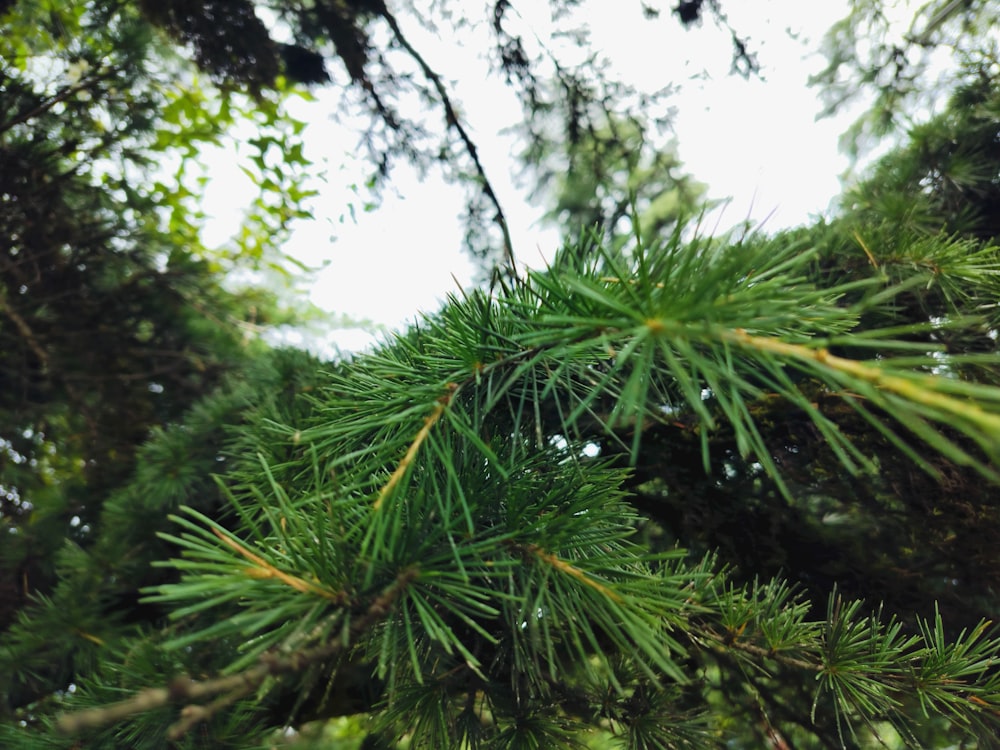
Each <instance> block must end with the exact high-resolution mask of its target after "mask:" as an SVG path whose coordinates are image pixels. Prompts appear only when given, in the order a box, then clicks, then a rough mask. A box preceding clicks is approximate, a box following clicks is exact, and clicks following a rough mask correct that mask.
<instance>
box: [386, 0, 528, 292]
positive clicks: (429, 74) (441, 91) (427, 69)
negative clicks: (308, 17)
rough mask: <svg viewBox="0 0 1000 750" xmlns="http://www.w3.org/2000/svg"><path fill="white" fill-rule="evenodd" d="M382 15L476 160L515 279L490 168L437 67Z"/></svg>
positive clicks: (389, 14)
mask: <svg viewBox="0 0 1000 750" xmlns="http://www.w3.org/2000/svg"><path fill="white" fill-rule="evenodd" d="M381 6H382V7H381V8H380V13H381V14H382V17H383V18H384V19H385V21H386V23H387V24H389V28H390V29H392V33H393V34H395V35H396V39H397V40H398V41H399V44H400V45H401V46H402V47H403V49H405V50H406V51H407V52H408V53H409V55H410V57H412V58H413V59H414V61H416V63H417V65H419V66H420V69H421V70H422V71H423V74H424V76H425V77H426V78H427V80H428V81H430V82H431V85H433V86H434V89H435V90H436V91H437V94H438V96H439V97H440V98H441V104H442V106H443V107H444V112H445V122H446V124H447V126H448V127H449V128H451V129H453V130H454V131H455V132H456V133H458V137H459V138H461V140H462V143H463V145H464V146H465V150H466V152H468V154H469V157H470V158H471V159H472V163H473V165H474V166H475V168H476V173H477V174H478V175H479V181H480V187H481V188H482V190H483V193H484V194H485V195H486V197H487V198H488V199H489V201H490V203H492V204H493V208H494V209H496V216H495V217H494V221H496V223H497V226H499V227H500V231H501V232H502V233H503V244H504V247H503V252H504V260H505V261H506V263H507V266H508V270H509V272H510V274H511V277H512V278H516V277H517V265H516V262H515V260H514V246H513V242H512V241H511V237H510V228H509V226H508V225H507V217H506V215H505V214H504V211H503V208H502V207H501V206H500V199H499V198H498V197H497V194H496V192H494V190H493V185H492V183H491V182H490V180H489V178H488V177H487V176H486V169H485V168H484V167H483V164H482V162H481V161H480V160H479V150H478V149H477V148H476V144H475V142H474V141H473V140H472V138H471V136H470V135H469V133H468V131H467V130H466V129H465V127H464V126H463V125H462V120H461V118H460V117H459V115H458V112H457V111H456V110H455V106H454V104H452V101H451V97H450V96H448V90H447V89H446V88H445V86H444V82H443V81H442V80H441V76H439V75H438V74H437V73H436V72H435V71H434V69H433V68H431V66H430V65H429V64H428V63H427V61H426V60H425V59H424V58H423V56H422V55H421V54H420V53H419V52H418V51H417V49H416V48H415V47H414V46H413V45H412V44H411V43H410V41H409V39H407V38H406V36H405V35H404V34H403V31H402V29H400V28H399V23H398V22H397V21H396V17H395V16H394V15H393V14H392V12H391V11H390V10H389V9H388V8H387V7H385V4H384V3H383V4H381Z"/></svg>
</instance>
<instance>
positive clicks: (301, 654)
mask: <svg viewBox="0 0 1000 750" xmlns="http://www.w3.org/2000/svg"><path fill="white" fill-rule="evenodd" d="M418 575H419V570H418V569H417V568H415V567H413V568H408V569H406V570H404V571H402V572H401V573H400V574H399V575H398V576H396V580H395V581H394V582H393V583H392V584H391V585H389V586H388V587H387V588H386V589H385V590H384V591H383V592H382V593H381V594H380V595H379V596H377V597H375V598H374V599H373V600H372V601H371V603H370V604H369V605H368V607H367V609H366V610H365V613H364V614H363V615H362V616H361V617H359V618H357V619H355V620H354V621H353V622H352V623H351V627H350V630H349V631H348V637H347V638H346V639H341V640H335V641H331V642H329V643H325V644H323V645H321V646H317V647H316V648H312V649H307V650H303V651H296V652H294V653H291V654H288V655H287V656H280V657H279V656H277V655H275V654H264V655H262V656H261V657H260V663H259V664H257V665H256V666H254V667H251V668H250V669H247V670H244V671H243V672H239V673H237V674H233V675H228V676H226V677H217V678H215V679H212V680H205V681H201V682H199V681H196V680H192V679H190V678H189V677H186V676H182V677H178V678H177V679H175V680H173V681H171V683H170V684H169V685H168V686H167V687H165V688H163V687H158V688H147V689H145V690H141V691H140V692H138V693H136V694H135V695H134V696H132V697H131V698H129V699H127V700H124V701H120V702H118V703H113V704H111V705H109V706H104V707H101V708H93V709H89V710H86V711H79V712H76V713H71V714H63V715H62V716H61V717H59V720H58V721H57V723H56V728H57V729H58V730H59V731H60V732H62V733H63V734H70V735H72V734H79V733H80V732H83V731H86V730H90V729H99V728H101V727H105V726H108V725H110V724H114V723H116V722H119V721H121V720H123V719H126V718H128V717H129V716H134V715H135V714H138V713H143V712H145V711H151V710H153V709H156V708H162V707H163V706H167V705H170V704H174V703H183V702H188V701H192V702H193V701H199V700H202V699H205V698H209V697H212V696H220V697H219V698H218V699H216V700H215V701H213V702H212V703H209V704H208V705H204V706H202V705H188V706H185V707H184V709H182V711H181V719H180V720H179V721H178V722H176V723H175V724H174V725H173V726H172V727H171V736H172V737H173V738H174V739H176V738H177V737H179V736H180V735H181V734H183V733H184V732H186V731H188V730H190V729H191V728H192V727H193V726H194V725H195V724H197V723H198V722H201V721H204V720H206V719H208V718H210V717H211V716H212V715H214V714H215V713H216V712H217V711H218V710H220V709H221V708H224V707H225V706H228V705H230V704H231V703H233V702H234V701H236V700H239V699H240V698H242V697H243V696H245V695H247V694H249V693H250V692H252V691H253V690H256V689H257V688H258V687H260V685H262V684H263V683H264V681H265V680H266V679H268V678H269V677H279V676H281V675H285V674H292V673H295V672H301V671H302V670H304V669H306V668H307V667H310V666H312V665H314V664H318V663H320V662H323V661H325V660H327V659H329V658H330V657H332V656H336V655H337V654H339V653H340V652H342V651H344V650H345V649H346V648H348V647H349V646H351V645H353V644H354V643H355V641H356V640H357V638H358V637H359V636H360V635H362V634H363V633H365V632H367V631H368V630H369V629H370V628H371V627H372V626H374V625H375V623H377V622H379V621H380V620H383V619H384V618H385V617H386V616H387V615H388V614H389V612H390V611H391V610H392V608H393V605H394V604H395V602H396V600H398V599H399V597H400V596H401V595H402V593H403V592H404V591H405V590H406V588H407V586H408V585H409V584H410V583H411V582H412V581H414V580H416V578H417V577H418Z"/></svg>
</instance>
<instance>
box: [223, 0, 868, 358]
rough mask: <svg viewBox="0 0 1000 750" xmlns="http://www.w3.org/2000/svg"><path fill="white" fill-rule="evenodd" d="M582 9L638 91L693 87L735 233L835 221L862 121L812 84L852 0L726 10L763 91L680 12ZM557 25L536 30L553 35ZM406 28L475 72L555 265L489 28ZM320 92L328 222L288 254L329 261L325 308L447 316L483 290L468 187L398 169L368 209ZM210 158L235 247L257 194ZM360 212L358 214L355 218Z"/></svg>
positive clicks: (483, 104)
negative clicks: (460, 298) (833, 207)
mask: <svg viewBox="0 0 1000 750" xmlns="http://www.w3.org/2000/svg"><path fill="white" fill-rule="evenodd" d="M672 4H673V3H670V2H665V3H661V5H662V6H664V7H670V6H672ZM471 5H472V6H473V7H474V10H473V11H470V12H471V13H480V14H481V13H482V10H481V3H478V2H472V3H471ZM523 5H528V3H523ZM547 5H548V4H547V3H537V5H536V6H535V7H538V8H539V9H542V8H545V7H547ZM582 7H583V10H582V11H581V17H583V18H587V19H588V20H591V32H592V41H593V44H594V46H595V47H596V48H598V49H601V50H603V51H605V52H606V53H607V55H608V56H609V57H610V58H611V59H612V60H613V61H614V62H615V64H616V66H617V69H618V70H620V73H621V75H622V77H623V78H624V79H625V80H628V81H630V82H632V83H634V84H636V85H639V86H641V87H644V88H648V89H649V90H655V89H659V88H661V87H663V86H664V85H667V84H671V83H672V84H680V85H681V86H682V89H683V90H682V92H681V93H680V94H678V95H677V96H676V97H675V98H674V99H673V104H674V105H675V106H676V108H677V118H676V121H675V125H674V130H675V134H676V139H677V143H678V149H679V154H680V157H681V159H682V160H683V162H684V164H685V168H686V169H687V170H688V171H689V172H690V173H691V174H692V175H693V176H694V177H695V178H697V179H699V180H700V181H702V182H705V183H707V184H708V186H709V196H710V197H712V198H725V197H729V198H731V201H730V203H729V204H728V207H727V208H726V209H725V212H724V214H723V217H722V225H733V224H736V223H738V222H740V221H742V220H743V219H745V218H747V217H750V218H752V219H754V220H755V221H758V222H760V221H764V220H765V219H766V223H765V224H764V227H765V229H770V230H775V229H778V228H781V227H787V226H794V225H797V224H801V223H804V222H806V221H808V220H809V219H810V217H812V216H815V215H818V214H820V213H824V212H826V211H827V210H828V208H829V206H830V201H831V199H833V198H834V197H835V196H836V195H837V194H838V193H839V192H840V189H841V186H840V182H839V180H838V175H840V174H841V173H843V172H844V170H845V169H846V168H847V166H848V163H847V160H846V158H845V157H843V156H841V155H840V154H839V152H838V149H837V143H838V138H839V136H840V134H841V133H842V132H843V131H844V130H845V129H846V126H847V123H849V122H850V121H851V120H852V119H853V115H854V114H855V113H846V114H845V115H844V116H842V117H839V118H837V119H836V120H822V121H818V122H817V121H816V119H815V118H816V114H817V113H818V111H819V109H820V105H819V102H818V100H817V96H816V92H815V91H814V90H812V89H809V88H807V86H806V81H807V79H808V76H809V75H810V74H811V73H814V72H816V71H817V70H818V69H820V67H821V66H822V63H823V61H822V59H821V58H819V57H818V55H817V54H816V50H817V49H818V46H819V40H820V38H821V36H822V34H823V33H824V32H825V31H826V30H827V29H828V28H829V27H830V25H831V24H832V23H833V22H835V21H836V20H838V19H839V18H841V17H843V15H844V14H845V13H846V0H837V1H831V2H822V3H819V2H810V3H806V2H802V1H801V0H755V2H754V3H737V2H731V3H725V4H724V6H723V7H724V9H725V10H726V11H727V12H728V13H729V17H730V21H731V22H732V24H733V26H734V27H735V28H736V29H737V30H738V31H739V32H740V33H741V34H743V35H749V37H750V46H751V48H752V49H753V50H754V51H756V53H757V55H758V58H759V61H760V63H761V65H762V72H763V76H764V78H765V79H766V80H765V81H760V80H749V81H747V80H744V79H743V78H740V77H738V76H732V75H730V74H729V67H730V61H731V54H732V48H731V41H730V38H729V36H728V34H727V33H726V32H724V31H722V30H719V29H716V28H714V26H713V25H712V24H711V23H706V24H705V25H704V26H703V27H702V28H700V29H691V30H685V29H683V28H682V27H681V25H680V24H679V23H678V21H677V20H676V18H674V17H672V16H671V14H670V13H669V12H665V13H663V15H662V16H661V17H660V18H659V19H658V20H655V21H649V20H646V19H644V18H643V17H642V15H641V4H640V2H639V0H590V2H586V3H584V4H583V6H582ZM546 20H547V19H546V18H544V17H541V18H538V19H524V20H523V22H524V23H525V24H526V25H531V26H534V27H535V28H538V29H540V31H539V35H540V36H544V25H545V23H546ZM400 21H401V24H403V25H404V33H407V34H408V35H409V36H410V38H411V41H413V42H414V45H415V46H416V47H417V48H418V49H420V50H421V51H422V52H423V54H424V55H425V57H426V58H427V59H428V61H429V62H430V63H431V65H432V67H434V68H435V69H436V70H437V71H438V72H439V73H441V74H442V75H443V76H444V77H445V78H446V79H448V78H457V77H458V76H459V74H461V80H459V81H457V83H456V88H455V89H453V91H454V93H455V98H456V100H457V101H458V102H460V103H461V107H462V111H463V112H464V113H465V116H466V123H467V126H468V128H469V130H470V132H471V134H472V136H473V138H474V139H476V141H477V144H478V145H479V147H480V157H481V159H482V161H483V163H484V166H485V168H486V170H487V173H488V175H489V176H490V179H491V181H493V184H494V188H495V189H496V190H497V192H498V194H499V196H500V200H501V203H502V205H503V207H504V211H505V212H506V214H507V218H508V221H509V223H510V226H511V230H512V235H513V240H514V246H515V250H516V252H517V255H518V259H519V261H521V262H525V263H527V264H529V265H536V266H537V265H539V264H541V263H542V262H543V258H544V257H546V256H551V253H552V252H553V251H554V250H555V249H556V248H557V247H558V245H559V244H560V238H559V236H558V235H557V234H556V233H554V232H553V231H551V230H548V229H545V230H543V229H542V228H540V227H539V226H538V225H537V222H538V219H539V217H540V216H541V214H542V213H543V208H542V207H540V206H538V205H532V204H531V202H530V201H529V200H528V199H527V197H526V195H525V191H523V190H521V189H519V188H518V187H517V185H516V184H515V182H514V177H513V175H512V170H511V166H512V159H511V156H510V154H511V148H512V142H511V140H510V138H505V137H503V136H502V135H501V131H502V130H503V128H504V126H505V125H507V124H510V123H511V122H512V121H513V119H514V118H516V117H518V116H519V110H518V108H517V105H516V104H515V103H514V100H513V97H512V95H511V94H510V92H509V91H506V90H505V89H504V87H503V84H502V83H500V82H499V81H496V80H493V81H490V80H488V78H487V75H486V65H485V63H484V62H482V61H477V60H476V59H475V53H476V52H478V51H479V50H482V49H485V48H486V45H487V44H488V41H484V39H486V36H485V35H486V33H487V29H485V28H484V29H482V30H481V31H482V33H483V35H484V36H483V37H477V36H476V34H475V32H472V31H470V32H468V33H465V34H463V35H462V40H463V41H464V42H465V43H466V45H467V46H466V47H464V48H463V47H462V46H461V45H460V44H458V43H456V41H455V40H454V39H452V40H441V39H438V38H435V37H434V36H432V35H430V34H428V33H427V32H425V31H424V30H422V29H421V28H420V27H419V26H418V24H416V23H415V22H414V21H413V20H412V19H410V21H409V23H407V20H406V17H405V16H402V17H401V18H400ZM788 31H791V32H793V34H794V36H795V38H794V39H793V38H792V35H790V34H789V33H788ZM804 55H811V57H809V58H808V59H803V57H804ZM335 64H336V62H335V61H334V62H332V63H331V66H332V65H335ZM315 93H316V95H317V96H316V101H315V102H313V103H310V104H305V103H301V102H300V103H296V104H295V106H294V109H293V112H294V114H295V115H296V116H298V117H301V118H302V119H304V120H306V121H308V122H309V123H310V125H309V127H308V128H307V130H306V132H305V136H304V138H305V142H306V154H307V155H308V156H309V157H310V158H311V159H312V160H313V161H314V162H316V163H318V164H322V165H324V166H325V169H326V173H327V175H326V182H325V183H324V184H323V185H320V186H319V187H320V189H321V195H320V196H319V198H318V199H317V200H316V201H315V204H314V206H313V208H314V213H315V217H316V218H315V220H314V221H311V222H300V224H299V225H298V228H297V230H296V231H295V233H294V235H293V237H292V240H291V242H290V244H289V246H288V247H287V250H289V251H290V252H291V253H292V254H293V255H294V256H296V257H298V258H300V259H302V260H303V261H305V262H306V263H307V264H309V265H312V266H320V265H323V264H326V265H325V268H323V270H321V271H320V272H318V274H317V275H316V278H315V279H314V280H313V281H312V283H311V284H310V285H309V286H308V289H309V291H308V293H309V294H310V296H311V299H312V301H313V302H314V303H316V304H317V305H319V306H320V307H322V308H323V309H325V310H329V311H331V312H332V313H336V314H338V315H340V314H345V315H348V316H351V317H353V318H358V319H367V320H371V321H374V322H376V323H378V324H383V325H385V326H387V327H390V328H396V327H400V326H402V325H404V324H405V322H406V321H407V320H411V319H413V317H414V316H415V315H416V314H417V312H418V311H421V310H422V311H433V310H435V309H437V307H438V306H439V305H440V300H441V299H442V298H443V296H444V295H445V294H447V293H448V292H449V291H455V290H456V281H455V280H456V279H457V281H458V282H459V283H461V284H463V285H465V284H468V283H470V280H471V278H472V276H473V267H472V264H471V262H470V261H469V260H468V258H467V257H466V255H465V254H464V252H463V250H462V227H461V221H460V218H459V215H460V211H461V207H462V192H461V190H460V189H458V188H456V187H453V186H448V185H446V184H445V183H444V182H443V181H442V180H440V179H437V178H436V177H433V178H430V179H428V180H427V181H425V182H423V183H421V182H420V180H419V179H418V178H417V176H416V174H415V173H414V172H413V170H411V169H409V168H408V167H406V166H405V165H403V164H402V163H399V164H398V166H397V168H396V170H395V171H394V173H393V178H392V180H391V184H390V185H389V189H388V190H386V192H385V196H384V200H383V202H382V204H381V206H380V208H378V209H377V210H376V211H374V212H371V213H364V212H363V211H361V209H360V206H361V204H362V203H363V202H364V200H365V198H364V196H363V195H362V196H360V197H359V196H358V195H357V194H353V193H352V192H351V191H350V190H349V189H348V188H347V186H348V185H350V184H352V183H354V184H359V183H361V182H362V181H363V179H364V174H365V173H366V171H367V170H369V169H370V166H369V165H366V164H364V163H358V162H356V161H355V160H354V156H353V151H354V147H355V144H356V143H357V135H356V133H353V132H350V131H349V130H345V129H344V128H343V127H340V126H338V125H336V124H335V123H332V122H331V121H330V119H329V113H330V111H331V108H332V107H334V106H336V101H337V96H336V95H335V93H333V92H330V91H324V90H323V89H318V90H317V91H316V92H315ZM433 116H435V117H437V116H439V114H438V113H435V114H434V115H433ZM206 159H207V161H208V162H209V165H210V166H209V174H210V175H211V177H212V181H211V183H210V184H209V187H208V193H207V196H206V201H205V210H206V211H207V213H208V214H209V215H211V216H214V217H215V220H214V221H213V222H211V223H210V225H209V226H208V227H207V228H206V241H208V242H209V243H213V242H215V243H220V244H221V243H222V242H224V241H225V239H226V238H227V237H228V236H230V235H231V234H232V233H233V232H234V231H235V229H236V227H237V226H238V223H239V216H240V211H241V209H242V207H244V206H246V205H248V204H249V202H250V201H251V200H252V199H253V196H254V188H253V186H252V185H249V184H248V181H247V178H246V177H245V176H244V175H243V174H242V173H241V172H240V171H239V169H238V167H237V165H236V160H235V159H234V158H233V155H232V153H231V152H229V153H220V154H216V155H210V156H208V157H206ZM349 203H353V204H354V205H355V206H356V207H357V209H358V210H357V212H356V222H355V221H352V220H351V218H350V215H349V210H348V204H349ZM330 340H331V341H333V342H335V343H336V345H339V346H341V347H344V348H355V347H359V346H363V345H364V344H366V343H369V342H370V341H371V340H372V339H371V336H370V335H367V334H364V333H363V332H360V331H356V330H355V331H350V330H340V331H336V332H333V333H332V334H331V338H330Z"/></svg>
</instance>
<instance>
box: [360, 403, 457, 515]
mask: <svg viewBox="0 0 1000 750" xmlns="http://www.w3.org/2000/svg"><path fill="white" fill-rule="evenodd" d="M448 389H449V390H448V393H446V394H445V395H444V396H442V397H441V398H440V399H439V400H438V402H437V403H436V404H434V410H433V411H432V412H431V413H430V415H429V416H428V417H427V418H426V419H424V424H423V427H421V428H420V432H418V433H417V436H416V437H415V438H414V439H413V442H412V443H410V447H409V448H408V449H407V451H406V455H405V456H403V460H402V461H400V462H399V465H398V466H397V467H396V470H395V471H394V472H392V476H390V477H389V481H388V482H386V483H385V486H384V487H382V491H381V492H379V493H378V498H376V500H375V504H374V505H373V506H372V507H373V508H374V509H375V510H378V509H379V508H381V507H382V503H383V502H385V499H386V498H387V497H389V495H390V494H391V493H392V491H393V489H395V487H396V485H397V484H399V480H400V479H402V478H403V475H404V474H406V470H407V469H408V468H409V467H410V464H412V463H413V459H414V458H415V457H416V455H417V452H418V451H419V450H420V446H421V445H423V442H424V440H426V439H427V436H428V435H430V432H431V429H433V427H434V425H435V424H437V421H438V420H439V419H440V418H441V415H442V414H444V412H445V409H447V408H448V404H450V403H451V399H452V396H453V395H454V394H455V391H456V390H457V389H458V386H457V385H455V384H454V383H449V384H448Z"/></svg>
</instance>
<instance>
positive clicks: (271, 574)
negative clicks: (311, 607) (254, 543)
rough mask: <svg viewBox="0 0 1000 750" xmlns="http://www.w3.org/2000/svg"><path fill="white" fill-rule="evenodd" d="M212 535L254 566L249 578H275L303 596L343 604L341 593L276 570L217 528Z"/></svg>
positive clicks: (342, 593) (343, 595) (343, 598)
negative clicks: (312, 595) (316, 597)
mask: <svg viewBox="0 0 1000 750" xmlns="http://www.w3.org/2000/svg"><path fill="white" fill-rule="evenodd" d="M212 533H213V534H215V535H216V536H217V537H218V538H219V539H221V540H222V542H223V543H224V544H225V545H226V546H228V547H230V548H232V549H234V550H236V551H237V552H239V553H240V554H241V555H243V557H245V558H246V559H247V560H249V561H250V562H252V563H253V564H254V565H255V566H256V568H252V569H251V570H250V576H251V577H252V578H277V579H278V580H279V581H282V582H283V583H286V584H288V585H289V586H291V587H292V588H293V589H295V590H296V591H301V592H302V593H303V594H315V595H316V596H321V597H323V598H324V599H329V600H330V601H332V602H336V603H337V604H343V603H344V601H345V599H346V597H347V595H346V594H345V593H344V592H343V591H330V590H329V589H327V588H324V587H322V586H318V585H316V584H315V583H309V582H308V581H304V580H302V579H301V578H299V577H298V576H293V575H292V574H291V573H286V572H284V571H283V570H278V568H276V567H274V566H273V565H271V563H269V562H268V561H267V560H265V559H264V558H262V557H260V556H259V555H255V554H254V553H253V552H251V551H250V550H248V549H247V548H246V547H244V546H243V545H242V544H240V543H239V542H237V541H236V540H235V539H233V538H231V537H229V536H226V535H225V534H223V533H222V532H221V531H219V530H218V529H217V528H215V527H212Z"/></svg>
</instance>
